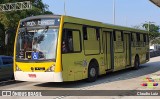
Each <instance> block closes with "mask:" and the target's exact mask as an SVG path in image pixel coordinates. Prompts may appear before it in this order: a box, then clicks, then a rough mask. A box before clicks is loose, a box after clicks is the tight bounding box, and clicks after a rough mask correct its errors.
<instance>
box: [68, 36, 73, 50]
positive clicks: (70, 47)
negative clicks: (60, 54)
mask: <svg viewBox="0 0 160 99" xmlns="http://www.w3.org/2000/svg"><path fill="white" fill-rule="evenodd" d="M68 43H69V51H73V39H72V38H71V37H70V38H69V39H68Z"/></svg>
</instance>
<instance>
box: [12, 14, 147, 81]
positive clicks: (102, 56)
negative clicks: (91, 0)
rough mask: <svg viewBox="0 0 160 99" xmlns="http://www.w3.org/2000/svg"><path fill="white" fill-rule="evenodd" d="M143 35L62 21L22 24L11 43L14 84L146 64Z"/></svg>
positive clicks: (92, 76) (37, 19) (44, 18)
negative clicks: (12, 47) (12, 48)
mask: <svg viewBox="0 0 160 99" xmlns="http://www.w3.org/2000/svg"><path fill="white" fill-rule="evenodd" d="M149 58H150V57H149V38H148V32H147V31H144V30H137V29H133V28H128V27H122V26H115V25H111V24H105V23H102V22H96V21H91V20H86V19H81V18H75V17H71V16H63V15H41V16H32V17H28V18H25V19H22V20H21V21H20V22H19V26H18V29H17V33H16V38H15V46H14V76H15V80H19V81H33V82H64V81H77V80H82V79H87V80H88V81H91V82H92V81H95V80H96V79H97V77H98V75H102V74H105V73H107V72H114V71H118V70H122V69H126V68H135V69H138V68H139V65H140V64H143V63H146V62H148V61H149Z"/></svg>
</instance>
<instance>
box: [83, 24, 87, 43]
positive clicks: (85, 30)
mask: <svg viewBox="0 0 160 99" xmlns="http://www.w3.org/2000/svg"><path fill="white" fill-rule="evenodd" d="M83 39H84V40H88V36H87V27H86V26H84V27H83Z"/></svg>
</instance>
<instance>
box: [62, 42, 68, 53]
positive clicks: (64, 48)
mask: <svg viewBox="0 0 160 99" xmlns="http://www.w3.org/2000/svg"><path fill="white" fill-rule="evenodd" d="M62 52H63V53H67V52H68V51H67V47H66V43H65V41H63V42H62Z"/></svg>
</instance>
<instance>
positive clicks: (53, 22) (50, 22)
mask: <svg viewBox="0 0 160 99" xmlns="http://www.w3.org/2000/svg"><path fill="white" fill-rule="evenodd" d="M59 24H60V19H59V18H53V19H35V20H29V21H23V22H21V27H33V26H59Z"/></svg>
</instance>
